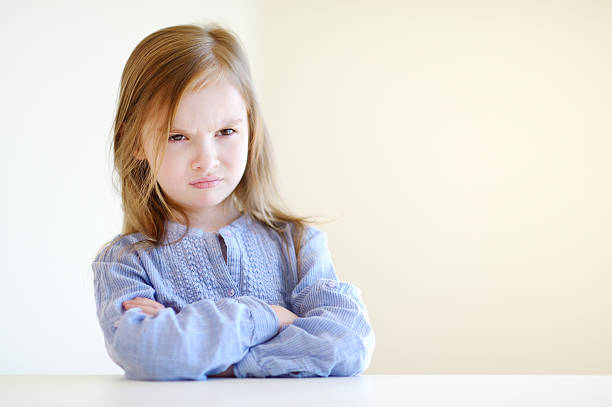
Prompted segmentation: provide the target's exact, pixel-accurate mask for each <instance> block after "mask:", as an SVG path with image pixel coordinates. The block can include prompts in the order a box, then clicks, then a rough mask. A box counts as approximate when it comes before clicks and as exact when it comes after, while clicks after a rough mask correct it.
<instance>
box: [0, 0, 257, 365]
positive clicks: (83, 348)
mask: <svg viewBox="0 0 612 407" xmlns="http://www.w3.org/2000/svg"><path fill="white" fill-rule="evenodd" d="M255 6H256V4H255V3H253V2H250V1H248V0H244V1H222V2H220V1H202V0H193V1H184V0H175V1H172V2H168V1H151V0H146V1H104V2H94V1H91V2H80V1H73V2H67V1H63V2H61V1H54V2H48V1H34V2H32V1H31V2H21V1H19V2H18V1H14V2H10V3H7V2H3V3H2V5H1V6H0V30H1V31H2V35H0V49H1V50H2V64H1V65H0V72H1V74H0V78H1V81H2V82H1V84H2V85H1V89H2V98H1V99H0V104H1V108H0V115H1V118H2V123H3V128H2V132H3V135H2V141H3V143H2V147H1V148H0V157H1V159H0V177H1V178H0V179H1V182H2V190H3V193H2V200H1V201H0V209H1V211H2V213H3V214H4V216H3V217H1V218H0V225H1V231H2V235H1V237H0V256H1V258H2V265H1V266H0V277H1V281H2V295H0V310H1V311H0V312H1V313H2V317H1V320H2V324H1V328H0V332H1V334H0V374H2V373H40V374H46V373H66V374H67V373H121V372H122V371H121V370H120V369H119V368H118V367H116V366H115V365H114V364H113V363H112V362H111V361H110V359H109V358H108V356H107V355H106V350H105V349H104V343H103V339H102V331H101V330H100V328H99V326H98V322H97V320H96V315H95V304H94V299H93V286H92V275H91V266H90V264H91V261H92V260H93V256H94V255H95V252H96V251H97V249H98V248H99V247H100V245H101V244H102V243H104V242H105V241H107V240H109V239H111V238H112V237H113V236H115V235H116V234H117V233H119V232H120V230H121V208H120V201H119V198H118V196H117V195H116V194H115V193H114V191H113V190H112V186H111V179H110V168H111V167H110V166H111V162H110V156H109V155H108V154H107V152H108V150H109V139H110V131H111V125H112V120H113V114H114V108H115V103H116V98H117V94H118V86H119V79H120V76H121V71H122V69H123V65H124V64H125V62H126V60H127V58H128V56H129V54H130V53H131V51H132V50H133V48H134V47H135V46H136V44H137V43H138V42H140V40H142V39H143V38H144V37H145V36H146V35H148V34H150V33H152V32H153V31H155V30H157V29H159V28H162V27H165V26H170V25H175V24H185V23H205V22H208V21H219V22H221V23H225V24H227V25H228V26H229V27H230V28H232V29H234V30H235V31H236V32H237V33H238V35H239V36H240V37H241V39H242V41H243V42H244V43H245V46H246V47H247V50H248V52H249V54H251V53H252V54H254V57H253V58H252V63H253V64H255V63H256V61H257V59H256V55H257V54H258V51H257V26H256V21H257V19H256V18H253V16H254V15H255V10H254V7H255ZM253 68H254V70H255V71H257V69H256V67H255V66H254V67H253ZM255 76H256V77H257V72H255Z"/></svg>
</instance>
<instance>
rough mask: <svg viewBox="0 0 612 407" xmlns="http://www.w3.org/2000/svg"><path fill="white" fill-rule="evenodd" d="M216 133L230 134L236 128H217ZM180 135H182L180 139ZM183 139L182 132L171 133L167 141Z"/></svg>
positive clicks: (234, 131)
mask: <svg viewBox="0 0 612 407" xmlns="http://www.w3.org/2000/svg"><path fill="white" fill-rule="evenodd" d="M218 133H220V134H221V135H222V136H231V135H232V134H234V133H236V130H234V129H223V130H219V132H218ZM180 137H182V139H181V138H180ZM183 139H185V136H183V135H182V134H172V135H170V136H169V137H168V141H170V142H177V141H183Z"/></svg>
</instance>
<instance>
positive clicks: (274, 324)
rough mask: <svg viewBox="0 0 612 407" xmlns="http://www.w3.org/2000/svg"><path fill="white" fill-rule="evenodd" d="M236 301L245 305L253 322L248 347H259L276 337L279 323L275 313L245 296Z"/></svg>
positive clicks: (258, 301) (261, 302)
mask: <svg viewBox="0 0 612 407" xmlns="http://www.w3.org/2000/svg"><path fill="white" fill-rule="evenodd" d="M236 301H239V302H240V303H242V304H244V305H246V306H247V307H248V308H249V311H250V312H251V318H252V321H253V335H252V336H251V343H250V344H249V346H255V345H259V344H260V343H263V342H266V341H267V340H269V339H271V338H272V337H274V336H275V335H276V333H277V332H278V327H279V326H280V321H279V320H278V317H277V316H276V312H274V310H273V309H272V308H271V307H270V306H269V305H268V304H266V303H265V302H264V301H262V300H260V299H259V298H255V297H250V296H245V297H239V298H236Z"/></svg>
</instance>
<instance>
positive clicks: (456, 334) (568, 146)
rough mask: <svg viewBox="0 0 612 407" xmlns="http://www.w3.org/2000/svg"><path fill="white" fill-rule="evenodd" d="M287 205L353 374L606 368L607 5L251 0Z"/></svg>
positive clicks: (611, 17)
mask: <svg viewBox="0 0 612 407" xmlns="http://www.w3.org/2000/svg"><path fill="white" fill-rule="evenodd" d="M262 5H263V8H262V9H261V11H260V12H261V16H262V29H261V35H262V37H261V51H262V55H261V61H262V62H261V64H262V65H261V67H262V68H263V69H261V72H260V73H261V83H260V86H259V88H260V95H261V99H262V104H263V107H264V112H265V114H266V119H267V121H268V125H269V128H270V130H271V133H272V136H273V140H274V143H275V146H276V149H277V153H278V156H279V158H278V161H279V167H280V168H281V180H282V182H283V191H284V192H285V195H286V196H287V198H288V201H290V202H291V203H292V204H293V206H294V207H295V208H296V209H298V210H300V211H303V212H304V213H314V214H321V215H327V216H329V217H338V219H337V220H336V221H335V222H332V223H330V224H326V225H323V228H324V230H326V231H327V233H328V235H329V241H330V249H331V251H332V255H333V257H334V261H335V265H336V268H337V272H338V275H339V276H340V278H341V279H343V280H347V281H351V282H353V283H355V284H357V285H359V286H360V287H361V288H362V291H363V296H364V300H365V301H366V304H367V305H368V308H369V311H370V317H371V321H372V324H373V326H374V328H375V331H376V334H377V348H376V351H375V354H374V358H373V360H372V364H371V367H370V369H369V370H368V371H367V373H612V324H611V311H612V300H611V299H610V294H609V293H610V289H611V288H612V277H611V272H612V234H611V232H610V231H611V230H612V216H611V215H610V213H611V211H610V208H611V207H612V193H611V185H612V165H611V164H610V154H611V153H612V140H611V135H612V125H611V122H610V111H611V108H612V96H611V95H612V80H611V72H612V53H611V52H610V50H611V48H610V44H612V25H611V24H610V22H611V21H612V2H609V1H560V2H556V1H555V2H552V1H550V2H549V1H518V2H517V1H503V2H502V1H461V2H459V1H439V0H436V1H406V2H392V1H383V2H373V1H372V2H354V1H350V2H349V1H346V2H342V1H336V2H328V1H314V2H308V4H306V3H303V2H285V1H266V2H262Z"/></svg>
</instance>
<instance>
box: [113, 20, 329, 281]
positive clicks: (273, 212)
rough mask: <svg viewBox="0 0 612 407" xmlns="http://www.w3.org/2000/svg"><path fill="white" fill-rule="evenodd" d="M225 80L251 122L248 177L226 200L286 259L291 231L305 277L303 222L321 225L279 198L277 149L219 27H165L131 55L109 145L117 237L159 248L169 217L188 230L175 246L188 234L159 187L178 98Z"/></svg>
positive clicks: (238, 56)
mask: <svg viewBox="0 0 612 407" xmlns="http://www.w3.org/2000/svg"><path fill="white" fill-rule="evenodd" d="M221 78H226V79H228V80H229V81H230V83H232V85H233V86H235V87H236V89H237V90H238V91H239V93H240V94H241V95H242V98H243V100H244V102H245V105H246V108H247V117H248V125H249V141H248V157H247V164H246V168H245V172H244V174H243V177H242V179H241V180H240V182H239V184H238V185H237V186H236V188H235V189H234V191H232V193H231V195H230V196H229V197H228V199H231V202H232V203H233V204H234V205H235V207H236V208H237V209H238V210H239V211H240V212H241V213H247V214H249V215H250V216H251V217H252V218H253V219H255V220H256V221H258V222H260V223H261V224H263V225H266V226H268V227H270V228H272V229H274V230H276V231H277V232H278V233H279V234H280V235H281V236H282V241H283V242H284V249H285V251H286V254H289V253H288V247H289V245H288V243H289V242H288V236H287V233H290V234H291V236H292V239H293V241H294V247H295V256H296V259H297V269H298V278H300V274H301V272H300V270H301V268H300V265H301V264H300V263H301V262H300V248H301V246H302V244H301V243H302V239H303V238H304V233H305V230H306V225H307V224H308V223H320V222H317V221H315V220H314V219H313V218H312V217H310V216H308V217H306V216H297V215H294V214H292V213H291V212H290V211H289V210H288V209H287V206H286V204H285V203H284V201H283V200H282V199H281V197H280V194H279V192H278V188H277V181H276V177H275V162H274V158H273V150H272V145H271V143H270V137H269V135H268V130H267V128H266V125H265V123H264V120H263V117H262V113H261V109H260V107H259V104H258V102H257V99H256V97H255V91H254V86H253V80H252V78H251V72H250V68H249V64H248V60H247V57H246V53H245V51H244V48H243V47H242V45H241V43H240V40H239V39H238V37H237V36H236V35H235V34H234V33H233V32H231V31H230V30H228V29H225V28H223V27H221V26H219V25H218V24H207V25H204V26H197V25H178V26H173V27H167V28H163V29H161V30H159V31H156V32H154V33H152V34H150V35H149V36H147V37H146V38H144V39H143V40H142V41H141V42H140V43H139V44H138V45H137V46H136V48H135V49H134V51H133V52H132V54H131V55H130V57H129V58H128V61H127V63H126V65H125V68H124V70H123V74H122V76H121V85H120V92H119V99H118V104H117V112H116V115H115V120H114V125H113V140H112V151H113V156H114V171H113V179H114V185H115V188H116V189H119V192H120V194H121V200H122V204H123V213H124V219H123V230H122V234H121V235H120V236H118V238H120V237H122V236H124V235H127V234H131V233H136V232H139V233H142V234H143V235H144V236H145V237H146V238H145V239H144V240H141V241H139V242H136V243H135V244H134V245H132V246H131V247H130V249H135V248H144V249H148V248H153V247H158V246H160V245H162V244H163V243H164V241H165V239H166V237H167V230H166V226H167V224H166V221H167V220H170V219H177V220H179V221H180V222H182V223H184V224H185V225H186V226H187V230H186V231H185V233H184V234H183V235H182V236H181V237H180V238H179V240H177V242H178V241H180V240H182V239H183V238H184V237H185V236H186V235H187V232H188V229H189V219H188V217H187V214H186V212H185V210H184V209H183V208H181V207H180V205H179V204H178V203H177V202H174V201H173V200H172V199H171V198H170V197H169V196H167V195H166V194H165V193H164V192H163V191H162V190H161V187H160V186H159V184H158V183H157V181H156V179H157V174H158V171H159V168H160V166H161V162H162V159H163V155H164V153H165V149H166V146H167V139H168V133H169V132H170V130H171V126H172V121H173V120H174V117H175V115H176V112H177V110H178V105H179V102H180V100H181V97H182V96H183V94H184V93H186V92H188V91H192V90H198V89H201V88H203V87H205V86H207V85H208V84H213V83H215V82H217V81H218V80H219V79H221ZM145 128H146V129H147V130H148V131H147V132H146V134H148V136H147V137H152V139H150V140H147V141H148V142H150V143H151V146H152V150H153V153H152V158H151V162H149V161H148V160H147V159H143V158H142V152H143V150H144V145H143V143H144V142H145V140H144V134H145V131H144V129H145ZM149 135H150V136H149ZM117 184H120V185H119V186H118V185H117ZM111 243H112V242H111ZM172 243H176V242H172ZM109 246H110V244H109Z"/></svg>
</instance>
